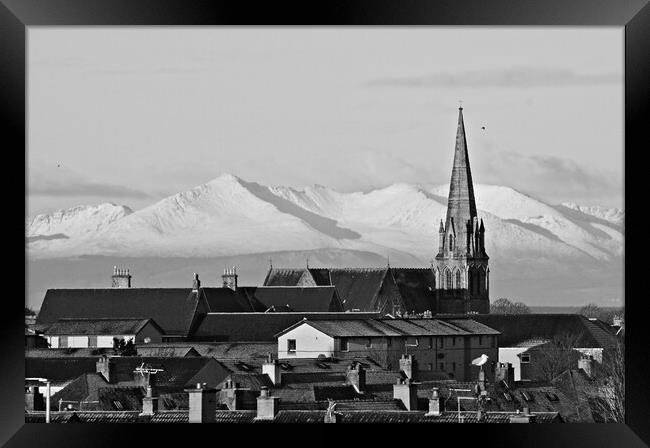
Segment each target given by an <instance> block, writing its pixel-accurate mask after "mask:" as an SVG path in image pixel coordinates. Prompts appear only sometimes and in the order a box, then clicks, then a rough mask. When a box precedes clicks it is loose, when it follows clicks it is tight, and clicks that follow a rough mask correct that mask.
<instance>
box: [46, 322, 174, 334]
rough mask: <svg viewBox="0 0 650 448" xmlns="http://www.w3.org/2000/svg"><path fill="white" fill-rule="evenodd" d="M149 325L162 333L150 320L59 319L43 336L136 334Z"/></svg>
mask: <svg viewBox="0 0 650 448" xmlns="http://www.w3.org/2000/svg"><path fill="white" fill-rule="evenodd" d="M149 323H151V324H152V325H153V326H154V327H155V328H156V329H157V330H158V331H160V332H162V329H161V328H160V327H159V326H158V324H156V323H155V321H153V320H152V319H59V320H58V321H56V322H55V323H54V324H52V325H51V326H50V327H49V328H48V329H47V331H45V335H47V336H53V335H118V334H127V335H128V334H138V333H139V332H140V330H142V329H143V328H144V327H145V326H146V325H147V324H149Z"/></svg>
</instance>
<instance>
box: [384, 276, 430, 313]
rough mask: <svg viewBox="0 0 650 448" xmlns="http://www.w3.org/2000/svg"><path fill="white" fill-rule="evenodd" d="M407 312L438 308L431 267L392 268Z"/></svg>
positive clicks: (420, 311)
mask: <svg viewBox="0 0 650 448" xmlns="http://www.w3.org/2000/svg"><path fill="white" fill-rule="evenodd" d="M390 272H391V273H392V274H393V278H394V279H395V283H396V284H397V287H398V289H399V292H400V294H401V296H402V300H403V302H404V306H405V307H406V310H405V311H407V312H409V313H412V312H415V313H422V312H424V311H427V310H429V311H431V312H435V310H436V284H435V277H434V275H433V272H432V271H431V269H430V268H393V267H391V268H390Z"/></svg>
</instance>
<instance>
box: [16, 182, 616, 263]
mask: <svg viewBox="0 0 650 448" xmlns="http://www.w3.org/2000/svg"><path fill="white" fill-rule="evenodd" d="M475 190H476V201H477V207H478V208H479V210H480V213H479V214H480V216H481V217H482V218H483V219H484V221H485V225H486V228H487V231H488V232H489V233H488V235H489V238H486V244H487V249H488V253H489V254H501V255H505V254H508V256H513V255H517V256H531V255H533V254H535V256H545V257H555V256H561V257H583V256H585V255H587V256H589V257H590V258H594V259H597V260H608V259H610V258H612V257H617V256H620V255H621V254H622V247H623V245H622V243H623V228H622V225H621V224H619V223H618V222H617V221H616V216H618V215H614V214H606V213H605V215H606V216H609V217H610V219H604V218H601V217H600V216H594V213H596V211H598V210H596V209H594V208H593V207H592V208H589V209H588V211H590V212H592V213H585V212H583V211H582V210H581V208H580V207H579V206H576V207H568V206H552V205H548V204H546V203H544V202H542V201H539V200H537V199H534V198H531V197H529V196H526V195H524V194H522V193H519V192H517V191H515V190H513V189H511V188H508V187H502V186H493V185H476V186H475ZM447 191H448V187H447V186H431V185H424V186H418V185H409V184H395V185H391V186H389V187H386V188H383V189H378V190H374V191H371V192H368V193H361V192H355V193H339V192H337V191H334V190H332V189H329V188H326V187H322V186H314V187H308V188H306V189H304V190H300V191H299V190H295V189H292V188H286V187H266V186H263V185H260V184H257V183H253V182H246V181H244V180H242V179H239V178H237V177H234V176H232V175H223V176H220V177H218V178H216V179H214V180H213V181H211V182H208V183H206V184H204V185H201V186H198V187H196V188H193V189H191V190H189V191H186V192H183V193H179V194H176V195H174V196H170V197H168V198H165V199H163V200H161V201H160V202H158V203H156V204H153V205H151V206H149V207H146V208H144V209H142V210H138V211H136V212H132V211H131V210H130V209H129V208H128V207H125V206H116V205H114V204H101V205H98V206H87V207H83V206H82V207H75V208H73V209H69V210H64V211H58V212H56V213H53V214H51V215H39V216H37V217H35V218H34V219H33V220H32V221H31V222H30V223H29V224H28V226H27V237H28V238H29V241H30V242H29V244H28V248H29V252H30V255H31V256H34V257H45V258H51V257H62V256H78V255H121V256H132V257H138V256H139V257H143V256H163V257H165V256H170V257H172V256H187V257H190V256H200V257H213V256H226V255H228V256H230V255H239V254H250V253H262V252H276V251H283V250H294V251H295V250H314V249H321V248H322V249H325V248H331V249H349V250H364V251H369V252H374V253H378V254H382V255H386V254H388V253H390V252H391V251H396V252H398V253H399V252H403V253H404V254H411V255H413V256H414V257H416V258H417V259H419V260H421V262H423V263H426V262H427V261H428V260H429V259H430V257H431V256H432V255H433V248H434V247H436V244H437V239H438V236H437V234H436V232H437V224H438V222H439V221H440V220H441V219H444V217H445V213H446V196H447ZM621 213H622V212H621ZM57 235H61V237H58V238H57V237H56V236H57Z"/></svg>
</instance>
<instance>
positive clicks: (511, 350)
mask: <svg viewBox="0 0 650 448" xmlns="http://www.w3.org/2000/svg"><path fill="white" fill-rule="evenodd" d="M526 350H528V347H499V362H508V363H510V364H512V367H513V369H514V372H515V381H521V358H520V357H519V354H520V353H523V352H525V351H526Z"/></svg>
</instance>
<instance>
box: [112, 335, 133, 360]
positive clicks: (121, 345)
mask: <svg viewBox="0 0 650 448" xmlns="http://www.w3.org/2000/svg"><path fill="white" fill-rule="evenodd" d="M113 353H115V354H116V355H120V356H135V355H136V354H137V353H136V349H135V344H134V343H133V340H132V339H129V340H128V341H125V340H124V338H122V339H118V338H113Z"/></svg>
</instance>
